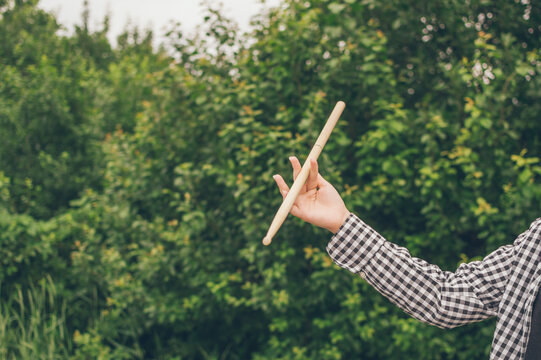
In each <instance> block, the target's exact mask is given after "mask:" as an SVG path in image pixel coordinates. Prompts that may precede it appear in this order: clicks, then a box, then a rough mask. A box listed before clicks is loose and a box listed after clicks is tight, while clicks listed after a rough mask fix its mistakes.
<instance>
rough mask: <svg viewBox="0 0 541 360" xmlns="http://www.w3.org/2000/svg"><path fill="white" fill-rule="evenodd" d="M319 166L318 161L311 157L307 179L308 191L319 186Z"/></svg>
mask: <svg viewBox="0 0 541 360" xmlns="http://www.w3.org/2000/svg"><path fill="white" fill-rule="evenodd" d="M317 175H318V166H317V161H316V160H314V159H310V172H309V173H308V179H307V180H306V191H310V190H314V189H316V188H317V186H318V176H317Z"/></svg>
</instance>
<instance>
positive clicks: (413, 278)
mask: <svg viewBox="0 0 541 360" xmlns="http://www.w3.org/2000/svg"><path fill="white" fill-rule="evenodd" d="M327 252H328V253H329V255H330V256H331V258H332V259H333V261H334V262H335V263H336V264H337V265H339V266H340V267H343V268H345V269H347V270H349V271H351V272H353V273H355V274H359V275H360V276H361V277H362V278H364V279H365V280H366V281H368V283H370V284H371V285H372V286H374V288H375V289H376V290H378V291H379V292H380V293H381V294H383V295H385V296H386V297H387V298H388V299H389V300H390V301H391V302H393V303H394V304H396V305H397V306H399V307H400V308H401V309H403V310H404V311H405V312H406V313H408V314H410V315H411V316H413V317H415V318H416V319H419V320H421V321H423V322H426V323H429V324H432V325H435V326H438V327H441V328H452V327H456V326H460V325H464V324H467V323H471V322H475V321H480V320H483V319H486V318H489V317H492V316H497V317H498V322H497V325H496V330H495V333H494V339H493V341H492V351H491V354H490V359H523V358H524V353H525V350H526V344H527V342H528V336H529V332H530V322H531V318H532V306H533V302H534V300H535V297H536V295H537V290H538V289H539V284H540V282H541V266H540V260H541V218H539V219H537V220H536V221H534V222H533V223H532V224H531V225H530V228H529V229H528V230H527V231H525V232H524V233H522V234H520V235H519V236H518V238H517V239H516V240H515V242H514V243H513V244H512V245H506V246H502V247H500V248H499V249H497V250H496V251H494V252H492V253H491V254H489V255H488V256H487V257H485V258H484V259H483V260H482V261H474V262H471V263H466V264H461V265H460V266H459V267H458V269H457V270H456V271H455V272H454V273H453V272H448V271H442V270H441V269H440V268H439V267H437V266H436V265H431V264H429V263H427V262H426V261H424V260H421V259H418V258H413V257H411V255H410V253H409V252H408V250H407V249H405V248H403V247H400V246H397V245H395V244H392V243H390V242H388V241H387V240H385V239H384V238H383V237H382V236H381V235H380V234H378V233H377V232H376V231H374V230H373V229H372V228H371V227H370V226H368V225H366V224H365V223H364V222H363V221H362V220H360V219H359V218H358V217H357V216H355V215H354V214H351V215H350V216H349V217H348V219H347V220H346V221H345V222H344V224H343V225H342V227H341V228H340V229H339V230H338V232H337V233H336V234H335V235H334V236H333V237H332V239H331V241H330V242H329V244H328V245H327Z"/></svg>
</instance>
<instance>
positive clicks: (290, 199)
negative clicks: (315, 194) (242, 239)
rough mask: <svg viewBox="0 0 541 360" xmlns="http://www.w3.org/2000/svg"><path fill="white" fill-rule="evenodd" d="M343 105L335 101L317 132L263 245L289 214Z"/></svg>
mask: <svg viewBox="0 0 541 360" xmlns="http://www.w3.org/2000/svg"><path fill="white" fill-rule="evenodd" d="M345 107H346V104H345V103H344V102H343V101H339V102H337V103H336V105H335V106H334V109H333V111H332V113H331V115H330V116H329V119H328V120H327V122H326V123H325V126H324V127H323V130H321V133H320V134H319V136H318V138H317V140H316V143H315V144H314V146H313V147H312V150H311V151H310V154H308V157H307V158H306V161H305V162H304V165H303V166H302V169H301V172H300V173H299V174H298V175H297V178H296V179H295V181H294V182H293V186H291V189H290V190H289V192H288V193H287V195H286V198H285V199H284V201H283V202H282V205H281V206H280V208H279V209H278V211H277V212H276V215H274V219H273V220H272V223H271V225H270V227H269V230H268V231H267V235H266V236H265V237H264V238H263V245H269V244H270V243H271V241H272V238H273V237H274V235H276V233H277V232H278V229H280V226H282V224H283V222H284V220H285V219H286V217H287V214H289V211H290V210H291V208H292V207H293V204H294V203H295V200H297V196H298V195H299V192H300V191H301V188H302V187H303V186H304V183H305V182H306V179H307V178H308V174H309V173H310V159H314V160H317V158H318V157H319V154H321V151H322V150H323V147H324V146H325V144H326V143H327V140H328V139H329V136H330V135H331V132H332V131H333V129H334V126H335V125H336V122H337V121H338V119H339V118H340V115H341V114H342V111H344V108H345Z"/></svg>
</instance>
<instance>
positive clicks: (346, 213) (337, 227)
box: [329, 209, 351, 234]
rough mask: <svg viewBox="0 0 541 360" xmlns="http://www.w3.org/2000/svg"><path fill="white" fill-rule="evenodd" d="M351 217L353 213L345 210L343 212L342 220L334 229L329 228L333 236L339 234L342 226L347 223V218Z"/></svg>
mask: <svg viewBox="0 0 541 360" xmlns="http://www.w3.org/2000/svg"><path fill="white" fill-rule="evenodd" d="M349 215H351V212H349V210H348V209H345V211H344V212H343V214H342V216H341V218H340V221H339V222H338V223H337V224H336V225H335V226H333V227H332V228H329V230H330V231H331V232H332V233H333V234H336V233H337V232H338V230H340V228H341V227H342V225H343V224H344V222H346V220H347V218H348V217H349Z"/></svg>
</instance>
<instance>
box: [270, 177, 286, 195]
mask: <svg viewBox="0 0 541 360" xmlns="http://www.w3.org/2000/svg"><path fill="white" fill-rule="evenodd" d="M272 178H273V179H274V181H276V185H278V189H280V194H282V197H284V198H285V197H286V195H287V193H288V192H289V186H287V184H286V182H285V181H284V179H283V178H282V176H280V175H274V176H273V177H272Z"/></svg>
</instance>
